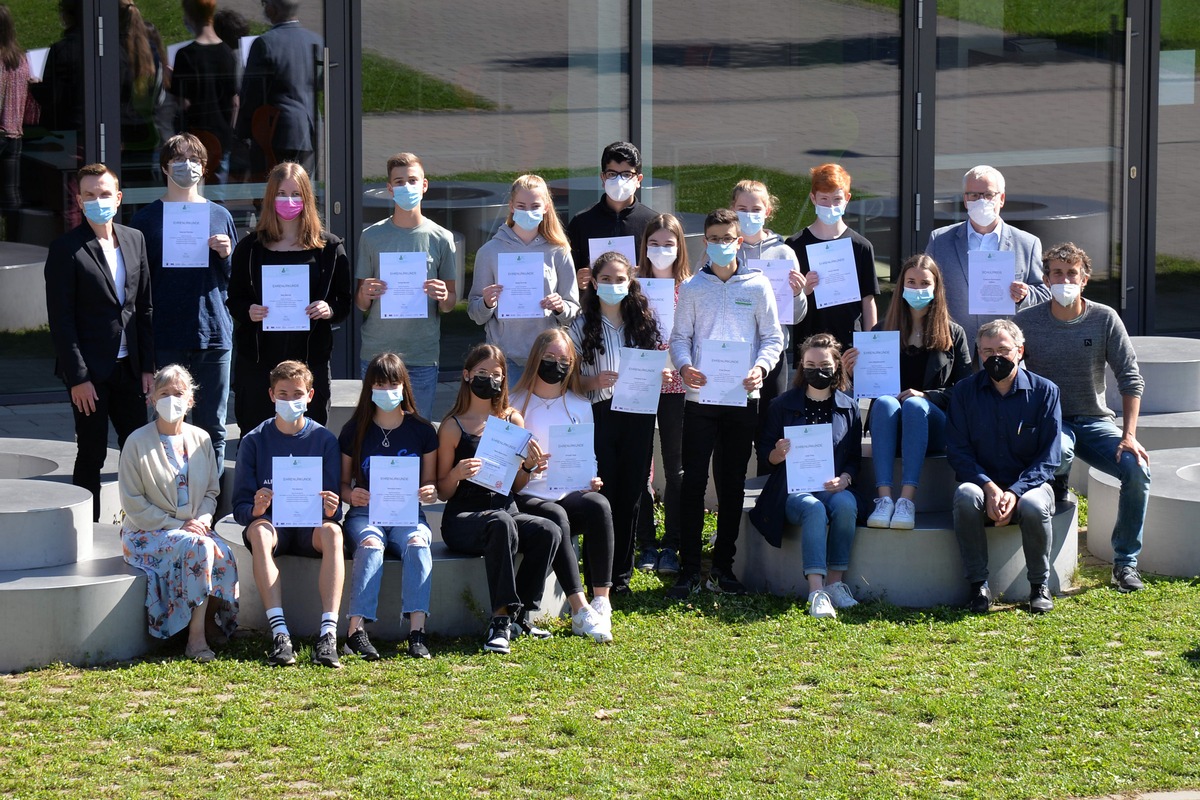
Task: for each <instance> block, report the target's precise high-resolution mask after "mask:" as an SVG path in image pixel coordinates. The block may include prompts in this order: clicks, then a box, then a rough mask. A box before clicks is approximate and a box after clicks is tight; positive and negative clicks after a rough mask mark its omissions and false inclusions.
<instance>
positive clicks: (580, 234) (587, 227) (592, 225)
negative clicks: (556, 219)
mask: <svg viewBox="0 0 1200 800" xmlns="http://www.w3.org/2000/svg"><path fill="white" fill-rule="evenodd" d="M657 216H658V212H657V211H655V210H654V209H653V208H650V207H649V206H647V205H644V204H643V203H642V202H641V201H639V200H635V201H634V203H633V205H631V206H629V207H628V208H623V209H621V210H620V211H613V210H612V207H611V206H609V204H608V202H607V200H606V196H604V195H601V197H600V200H599V201H597V203H596V205H594V206H592V207H591V208H589V209H586V210H584V211H580V212H579V213H578V214H576V215H575V216H574V217H572V218H571V221H570V222H568V223H567V238H568V239H570V240H571V260H573V261H574V262H575V269H577V270H580V269H583V268H584V267H590V266H591V265H592V260H591V258H589V255H590V254H589V253H588V240H589V239H608V238H610V237H615V236H632V237H633V241H634V244H635V245H636V248H637V249H638V251H639V252H640V248H641V246H642V234H643V233H645V232H646V225H647V223H649V222H650V220H652V219H654V218H655V217H657ZM679 246H680V247H682V246H683V242H680V243H679ZM633 266H634V268H635V269H636V268H637V264H634V265H633Z"/></svg>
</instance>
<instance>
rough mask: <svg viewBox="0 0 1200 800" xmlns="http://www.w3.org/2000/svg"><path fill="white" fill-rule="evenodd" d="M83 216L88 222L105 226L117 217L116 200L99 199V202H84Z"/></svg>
mask: <svg viewBox="0 0 1200 800" xmlns="http://www.w3.org/2000/svg"><path fill="white" fill-rule="evenodd" d="M83 215H84V216H85V217H87V218H88V222H94V223H96V224H97V225H106V224H108V223H109V222H111V221H112V218H113V217H115V216H116V215H117V198H115V197H101V198H100V199H99V200H84V201H83Z"/></svg>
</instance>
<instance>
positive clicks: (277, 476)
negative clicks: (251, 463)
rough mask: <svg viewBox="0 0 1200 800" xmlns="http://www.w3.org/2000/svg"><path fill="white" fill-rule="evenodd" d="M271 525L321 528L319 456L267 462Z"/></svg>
mask: <svg viewBox="0 0 1200 800" xmlns="http://www.w3.org/2000/svg"><path fill="white" fill-rule="evenodd" d="M271 493H272V494H271V523H272V524H274V525H275V527H277V528H315V527H317V526H318V525H320V524H321V506H322V504H323V501H322V500H321V458H320V456H273V457H272V458H271Z"/></svg>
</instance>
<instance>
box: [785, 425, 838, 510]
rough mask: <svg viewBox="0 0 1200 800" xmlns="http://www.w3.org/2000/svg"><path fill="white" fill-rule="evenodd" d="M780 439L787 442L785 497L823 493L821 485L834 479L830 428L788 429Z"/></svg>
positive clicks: (828, 426)
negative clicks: (800, 493)
mask: <svg viewBox="0 0 1200 800" xmlns="http://www.w3.org/2000/svg"><path fill="white" fill-rule="evenodd" d="M783 437H784V438H785V439H787V440H788V441H789V442H791V445H792V446H791V447H789V448H788V452H787V458H786V459H785V461H784V463H785V464H786V466H787V489H788V494H792V493H793V492H823V491H825V481H830V480H833V479H834V478H836V477H837V475H835V474H834V469H835V468H834V466H833V426H832V425H788V426H786V427H784V429H783Z"/></svg>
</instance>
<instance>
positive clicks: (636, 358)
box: [551, 347, 746, 488]
mask: <svg viewBox="0 0 1200 800" xmlns="http://www.w3.org/2000/svg"><path fill="white" fill-rule="evenodd" d="M666 368H667V351H666V350H638V349H637V348H636V347H622V348H621V370H620V372H619V373H618V374H617V384H616V386H614V387H613V396H612V410H613V411H625V412H628V413H630V414H657V413H658V396H659V394H660V393H661V392H662V371H663V370H664V369H666ZM742 377H743V378H744V377H746V376H745V375H744V374H743V375H742ZM551 488H553V487H551Z"/></svg>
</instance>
